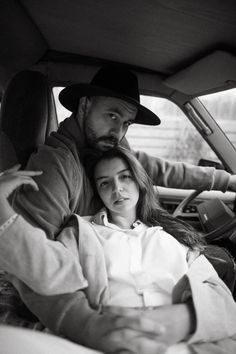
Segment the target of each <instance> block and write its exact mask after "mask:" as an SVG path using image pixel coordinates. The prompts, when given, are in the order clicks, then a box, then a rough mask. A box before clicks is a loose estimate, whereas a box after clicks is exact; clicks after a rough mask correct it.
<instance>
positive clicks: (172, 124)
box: [54, 87, 218, 165]
mask: <svg viewBox="0 0 236 354" xmlns="http://www.w3.org/2000/svg"><path fill="white" fill-rule="evenodd" d="M61 90H62V87H56V88H54V95H55V101H56V107H57V113H58V120H59V123H60V122H61V121H62V120H64V119H65V118H66V117H68V116H70V114H71V112H69V111H68V110H66V109H65V108H64V107H63V106H62V105H61V104H60V102H59V100H58V94H59V92H60V91H61ZM141 103H142V104H143V105H144V106H146V107H147V108H149V109H151V110H152V111H153V112H155V113H156V114H157V115H158V116H159V118H160V119H161V124H160V125H159V126H156V127H153V126H145V125H140V124H133V125H131V126H130V127H129V130H128V133H127V135H126V136H127V138H128V141H129V143H130V145H131V147H132V148H133V149H134V150H141V151H145V152H147V153H148V154H150V155H152V156H158V157H162V158H165V159H168V160H173V161H182V162H188V163H191V164H196V165H197V164H198V162H199V160H200V159H201V158H204V159H209V160H215V161H218V159H217V157H216V155H215V154H214V152H213V151H212V150H211V148H210V147H209V146H208V144H207V143H206V142H205V141H204V140H203V138H202V136H201V135H200V134H199V133H198V131H197V130H196V128H195V127H194V126H193V125H192V123H191V122H190V121H189V120H188V119H187V117H186V116H185V114H184V113H183V112H182V110H181V109H180V108H179V107H178V106H177V105H176V104H175V103H173V102H171V101H169V100H167V99H165V98H160V97H150V96H141Z"/></svg>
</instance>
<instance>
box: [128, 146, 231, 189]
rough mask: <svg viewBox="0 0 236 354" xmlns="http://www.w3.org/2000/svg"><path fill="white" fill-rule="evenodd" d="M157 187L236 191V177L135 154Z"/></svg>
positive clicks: (224, 172)
mask: <svg viewBox="0 0 236 354" xmlns="http://www.w3.org/2000/svg"><path fill="white" fill-rule="evenodd" d="M135 154H136V157H137V158H138V160H139V161H140V163H141V164H142V165H143V167H144V168H145V170H146V172H147V173H148V175H149V176H150V177H151V179H152V180H153V183H154V184H155V185H159V186H162V187H169V188H182V189H197V190H211V189H214V190H221V191H222V192H225V191H226V190H227V189H228V188H229V187H233V188H234V190H236V176H231V175H230V173H228V172H226V171H223V170H216V169H215V168H214V167H202V166H194V165H190V164H186V163H182V162H174V161H168V160H164V159H161V158H158V157H153V156H150V155H148V154H146V153H144V152H140V151H137V152H135Z"/></svg>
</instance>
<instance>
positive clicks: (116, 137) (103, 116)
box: [84, 96, 137, 151]
mask: <svg viewBox="0 0 236 354" xmlns="http://www.w3.org/2000/svg"><path fill="white" fill-rule="evenodd" d="M136 114H137V108H136V107H135V106H134V105H132V104H130V103H128V102H126V101H123V100H121V99H119V98H114V97H101V96H99V97H92V98H91V102H89V108H88V111H87V113H86V116H85V117H84V129H85V136H86V139H87V143H88V145H89V146H91V147H93V148H96V149H99V150H102V151H105V150H109V149H111V148H113V147H115V146H116V145H117V144H118V143H119V142H120V141H121V140H122V138H123V137H124V135H125V134H126V132H127V129H128V127H129V125H130V124H132V123H133V122H134V120H135V117H136Z"/></svg>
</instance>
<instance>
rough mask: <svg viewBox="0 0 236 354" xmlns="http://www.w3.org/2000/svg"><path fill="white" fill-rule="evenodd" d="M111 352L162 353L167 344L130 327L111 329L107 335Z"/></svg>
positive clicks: (134, 353)
mask: <svg viewBox="0 0 236 354" xmlns="http://www.w3.org/2000/svg"><path fill="white" fill-rule="evenodd" d="M107 339H108V341H107V343H108V342H110V350H109V352H111V353H122V354H123V353H133V354H143V353H148V354H163V353H165V351H166V349H167V346H166V345H165V344H164V343H162V342H160V341H158V340H156V339H153V338H149V337H147V336H145V335H144V334H142V333H139V332H137V331H133V330H130V329H122V330H119V331H118V330H117V331H112V332H110V333H109V335H107V338H106V340H107Z"/></svg>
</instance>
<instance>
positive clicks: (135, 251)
mask: <svg viewBox="0 0 236 354" xmlns="http://www.w3.org/2000/svg"><path fill="white" fill-rule="evenodd" d="M89 162H90V163H89V165H90V166H88V173H89V175H90V176H91V180H92V183H93V185H94V186H96V188H95V190H96V191H97V197H98V198H99V199H100V202H102V203H103V204H104V206H105V208H103V209H102V210H100V211H99V212H98V213H97V214H96V215H95V216H93V217H87V218H81V217H79V216H73V218H74V220H76V221H77V225H76V226H73V228H72V230H73V232H71V229H70V232H69V233H65V232H63V234H61V235H60V237H59V239H60V241H61V242H62V243H63V244H64V245H65V246H66V247H67V248H68V249H70V250H71V251H72V252H73V254H74V256H76V258H77V259H79V261H80V264H81V267H82V272H81V274H80V277H78V279H77V283H76V286H77V289H84V292H85V294H86V298H87V299H88V304H86V306H84V303H83V310H81V307H80V312H79V316H80V317H81V313H83V315H82V317H83V318H85V319H86V321H85V322H84V323H86V326H85V327H86V328H80V329H81V332H80V338H79V334H78V335H77V336H78V338H76V336H75V334H73V335H72V336H71V337H70V329H71V331H73V329H72V328H73V325H72V323H73V319H72V317H73V316H74V319H76V312H75V311H71V309H70V311H69V315H70V316H67V317H65V318H64V323H63V324H61V327H67V328H68V329H67V336H68V337H69V338H71V339H72V340H75V341H77V342H81V341H82V342H83V343H85V344H86V345H88V346H91V347H93V343H91V342H88V341H86V334H87V333H88V332H89V333H91V331H92V332H93V334H94V335H96V331H99V329H98V328H99V326H96V327H93V325H91V323H93V322H94V323H96V324H99V321H98V322H96V319H97V318H99V315H100V314H101V313H102V312H101V311H103V313H106V312H107V311H108V312H109V311H112V312H116V313H118V314H121V313H122V311H124V310H123V309H124V308H125V312H126V313H130V316H132V313H133V312H132V311H136V308H142V311H143V310H144V309H147V310H148V311H144V312H142V314H143V316H144V317H145V316H147V318H151V317H153V318H155V316H156V314H158V316H157V318H158V320H159V322H160V323H161V324H162V325H163V328H164V330H163V332H162V330H161V327H160V333H159V337H158V338H156V340H159V342H160V343H164V344H166V345H167V346H168V345H171V344H173V343H177V342H180V341H183V340H185V341H186V340H188V341H189V343H198V342H200V341H204V342H206V341H209V342H210V341H211V342H212V341H214V342H216V341H218V340H222V338H228V337H230V336H233V335H234V334H235V332H236V330H235V314H236V308H235V304H234V301H233V299H232V297H231V294H230V292H229V290H228V289H227V287H226V286H225V285H224V283H223V282H222V281H221V280H220V279H219V278H218V276H217V274H216V273H215V271H214V269H213V268H212V267H211V265H210V264H209V262H208V261H207V260H206V259H205V257H204V256H203V255H202V254H201V252H202V251H204V244H203V242H202V239H201V238H200V237H199V235H198V234H197V233H196V232H195V231H194V230H193V229H192V228H190V227H189V226H186V225H185V224H184V223H183V222H181V221H177V220H175V219H173V218H172V217H171V216H169V215H168V214H167V213H166V212H165V211H163V210H162V209H161V208H160V206H159V205H158V203H157V201H156V196H155V193H154V189H153V186H152V183H151V181H150V180H149V178H148V176H147V175H146V173H145V171H144V170H143V168H142V167H141V165H139V163H138V161H137V160H136V159H135V158H134V156H133V155H132V154H131V153H130V152H129V151H126V150H124V149H115V150H111V151H109V152H107V153H103V154H102V155H100V156H98V155H96V156H95V158H92V157H90V159H89ZM78 230H79V232H78ZM5 234H6V232H5ZM32 239H33V240H34V239H35V238H34V237H33V238H32ZM27 240H28V237H27V238H26V240H25V242H28V241H27ZM33 240H32V242H33ZM40 240H41V238H40ZM40 242H41V241H40ZM48 243H49V244H52V246H51V248H50V249H49V247H48V245H47V244H46V243H44V245H43V247H42V248H41V249H42V250H43V248H44V249H47V250H48V249H49V252H45V251H42V257H41V256H40V262H41V265H42V263H43V264H46V263H47V258H48V257H49V258H51V256H52V255H53V254H55V253H54V252H55V251H54V247H56V246H55V244H60V243H59V242H54V241H48ZM6 244H7V238H6V242H5V246H6ZM38 244H39V239H38V240H37V247H38ZM6 252H7V246H6V247H5V254H6ZM9 253H10V252H9ZM50 253H51V255H50ZM0 254H1V252H0ZM16 257H17V255H16ZM55 258H56V257H55ZM42 259H43V261H42ZM30 261H31V263H32V265H33V266H31V272H28V279H25V281H26V283H27V284H28V285H29V286H30V287H32V288H33V289H35V290H36V291H38V292H40V293H50V292H51V294H56V293H60V291H61V289H58V288H57V287H58V282H57V281H56V282H54V283H53V286H50V284H51V283H50V282H51V278H50V274H49V275H48V276H47V274H46V273H43V274H44V287H42V285H41V278H42V274H41V278H40V277H39V276H38V273H37V268H38V267H39V268H40V267H41V266H38V262H36V261H35V259H32V258H31V260H30ZM37 261H38V258H37ZM19 267H20V268H21V269H20V270H19ZM19 267H18V269H15V270H14V269H13V268H11V273H12V274H15V275H17V276H18V277H19V278H21V279H22V276H23V275H22V274H21V273H24V265H21V264H20V265H19ZM5 270H7V271H9V269H7V266H6V267H5ZM13 270H14V271H13ZM17 271H18V274H17ZM29 273H31V274H29ZM41 273H42V272H41ZM54 278H55V277H54ZM39 280H40V282H39ZM68 282H69V283H70V280H67V283H68ZM48 289H49V290H48ZM219 299H220V301H218V300H219ZM172 303H175V304H177V305H172ZM214 303H215V304H217V305H216V306H217V309H218V311H219V312H218V315H215V314H214V313H211V312H210V313H208V312H207V316H206V310H208V305H209V304H211V306H212V304H214ZM220 303H221V307H220V306H219V304H220ZM180 304H181V305H182V304H184V305H186V306H187V308H188V309H189V318H188V319H187V322H185V324H186V326H182V327H181V326H180V325H179V326H178V318H177V321H176V318H175V316H173V317H172V318H171V321H170V320H169V322H165V319H164V320H163V321H162V311H165V310H166V309H168V308H170V309H171V310H172V309H173V308H174V307H173V306H180ZM107 306H108V307H109V310H106V308H107ZM168 306H169V307H168ZM126 307H133V309H129V310H128V309H127V308H126ZM77 308H78V306H77V307H76V309H77ZM122 308H123V309H122ZM175 308H176V307H175ZM91 309H92V311H94V310H95V311H97V312H96V314H97V315H96V316H95V317H94V314H91ZM162 309H164V310H162ZM72 310H73V307H72ZM170 313H171V312H170ZM173 313H174V312H173ZM87 314H88V315H87ZM86 316H87V317H86ZM225 316H226V317H225ZM195 317H196V320H195ZM209 317H210V319H209ZM211 317H212V318H211ZM88 318H91V320H88ZM94 318H95V321H94ZM163 318H165V317H163ZM155 319H156V318H155ZM209 320H210V323H214V325H215V327H214V329H212V328H208V326H206V327H205V324H206V323H207V321H209ZM216 321H217V322H216ZM170 322H171V325H170V326H169V323H170ZM196 322H197V324H198V325H197V326H196ZM74 324H75V323H74ZM91 326H92V330H91ZM217 326H218V327H219V328H218V327H217ZM216 327H217V330H216ZM206 328H207V330H206ZM86 329H87V331H86ZM74 332H75V331H74ZM189 335H191V336H190V337H187V336H189ZM81 337H82V339H81ZM189 338H190V339H189ZM229 340H230V341H231V342H230V345H232V348H233V345H235V342H234V341H233V339H229ZM194 345H195V344H189V345H188V348H190V347H191V346H194ZM219 345H220V344H219ZM98 349H101V348H98ZM102 349H103V348H102ZM185 349H186V348H185ZM163 350H164V349H163V348H162V352H163ZM233 350H235V347H234V348H233V349H232V353H233ZM160 352H161V349H160ZM229 352H230V351H229Z"/></svg>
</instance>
